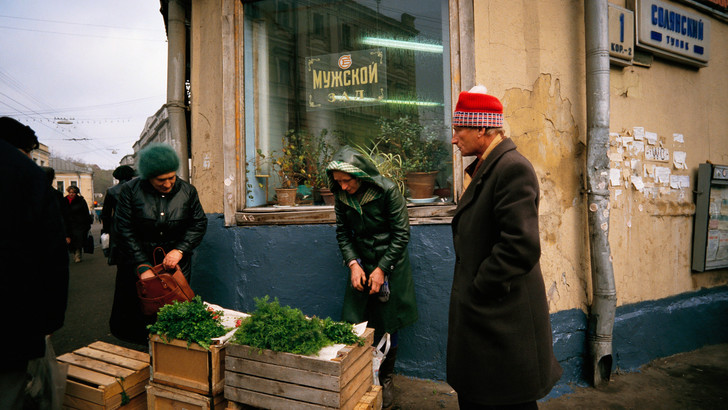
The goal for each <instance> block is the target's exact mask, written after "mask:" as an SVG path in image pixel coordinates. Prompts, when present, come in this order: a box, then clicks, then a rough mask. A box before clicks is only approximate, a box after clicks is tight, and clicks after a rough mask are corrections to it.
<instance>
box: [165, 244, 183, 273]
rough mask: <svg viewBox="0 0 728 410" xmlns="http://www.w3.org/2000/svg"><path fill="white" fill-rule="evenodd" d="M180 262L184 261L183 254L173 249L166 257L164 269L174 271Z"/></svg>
mask: <svg viewBox="0 0 728 410" xmlns="http://www.w3.org/2000/svg"><path fill="white" fill-rule="evenodd" d="M180 260H182V252H180V251H178V250H177V249H172V250H171V251H169V253H167V254H166V255H165V256H164V260H163V261H162V266H164V269H174V267H175V266H177V264H178V263H179V261H180Z"/></svg>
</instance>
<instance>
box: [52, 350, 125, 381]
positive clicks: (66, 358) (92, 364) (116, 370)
mask: <svg viewBox="0 0 728 410" xmlns="http://www.w3.org/2000/svg"><path fill="white" fill-rule="evenodd" d="M57 360H58V361H59V362H63V363H68V364H69V365H70V364H74V365H76V366H79V367H83V368H85V369H90V370H94V371H97V372H99V373H103V374H108V375H110V376H113V377H127V376H131V375H132V374H134V370H131V369H127V368H125V367H121V366H117V365H114V364H110V363H105V362H101V361H98V360H94V359H91V358H88V357H85V356H81V355H77V354H75V353H66V354H64V355H61V356H58V358H57Z"/></svg>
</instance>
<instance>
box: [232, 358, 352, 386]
mask: <svg viewBox="0 0 728 410" xmlns="http://www.w3.org/2000/svg"><path fill="white" fill-rule="evenodd" d="M225 369H226V370H227V373H226V376H225V377H226V378H228V377H231V375H233V374H235V373H242V374H247V375H251V376H259V377H264V378H267V379H274V380H279V381H282V382H288V383H296V384H301V385H305V386H311V387H316V388H319V389H324V390H331V391H339V390H340V389H341V386H340V384H339V377H337V376H334V375H330V374H325V373H316V372H312V371H308V370H301V369H296V368H292V367H287V366H279V365H276V364H272V363H265V362H259V361H255V360H248V359H243V358H238V357H230V356H227V357H226V358H225ZM226 383H227V382H226Z"/></svg>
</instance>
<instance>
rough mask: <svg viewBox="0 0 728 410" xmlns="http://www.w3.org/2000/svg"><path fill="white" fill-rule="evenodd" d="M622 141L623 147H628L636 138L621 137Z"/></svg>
mask: <svg viewBox="0 0 728 410" xmlns="http://www.w3.org/2000/svg"><path fill="white" fill-rule="evenodd" d="M620 142H621V143H622V146H623V147H627V146H629V145H630V144H631V143H633V142H634V138H633V137H622V138H621V139H620Z"/></svg>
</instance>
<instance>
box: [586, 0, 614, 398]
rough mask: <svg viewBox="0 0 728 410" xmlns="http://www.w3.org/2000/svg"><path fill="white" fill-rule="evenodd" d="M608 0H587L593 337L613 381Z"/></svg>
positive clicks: (594, 360) (601, 373) (600, 379)
mask: <svg viewBox="0 0 728 410" xmlns="http://www.w3.org/2000/svg"><path fill="white" fill-rule="evenodd" d="M607 7H608V6H607V0H584V25H585V33H586V42H585V44H586V123H587V125H586V128H587V156H586V164H587V170H586V174H587V203H588V204H589V211H588V214H589V250H590V254H591V272H592V289H593V292H594V294H593V297H592V306H591V310H590V312H589V325H588V340H589V353H590V355H591V365H592V368H591V369H592V370H593V376H594V379H593V384H594V386H595V387H599V386H600V385H602V384H603V383H605V382H607V381H609V378H610V375H611V372H612V329H613V328H614V316H615V312H616V309H617V291H616V289H615V286H614V271H613V269H612V258H611V253H610V249H609V188H608V187H609V185H608V183H609V159H608V157H607V149H608V147H609V48H608V44H609V24H608V15H609V12H608V8H607Z"/></svg>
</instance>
